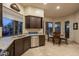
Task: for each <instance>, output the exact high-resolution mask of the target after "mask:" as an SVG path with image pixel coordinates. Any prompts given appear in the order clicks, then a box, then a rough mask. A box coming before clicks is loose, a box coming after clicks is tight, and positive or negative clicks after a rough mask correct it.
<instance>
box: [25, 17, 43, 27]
mask: <svg viewBox="0 0 79 59" xmlns="http://www.w3.org/2000/svg"><path fill="white" fill-rule="evenodd" d="M25 28H42V17H36V16H25Z"/></svg>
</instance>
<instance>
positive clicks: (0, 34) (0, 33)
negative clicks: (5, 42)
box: [0, 27, 2, 37]
mask: <svg viewBox="0 0 79 59" xmlns="http://www.w3.org/2000/svg"><path fill="white" fill-rule="evenodd" d="M0 37H2V27H0Z"/></svg>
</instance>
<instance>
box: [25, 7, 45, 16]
mask: <svg viewBox="0 0 79 59" xmlns="http://www.w3.org/2000/svg"><path fill="white" fill-rule="evenodd" d="M24 15H25V16H27V15H33V16H39V17H44V10H43V9H39V8H33V7H27V8H25V9H24Z"/></svg>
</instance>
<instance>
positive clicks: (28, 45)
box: [24, 36, 31, 51]
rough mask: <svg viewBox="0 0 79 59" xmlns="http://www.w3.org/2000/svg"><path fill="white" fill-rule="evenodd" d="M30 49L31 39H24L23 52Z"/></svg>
mask: <svg viewBox="0 0 79 59" xmlns="http://www.w3.org/2000/svg"><path fill="white" fill-rule="evenodd" d="M30 47H31V37H30V36H29V37H25V38H24V51H27V50H28V49H29V48H30Z"/></svg>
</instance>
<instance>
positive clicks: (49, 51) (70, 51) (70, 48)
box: [22, 42, 79, 56]
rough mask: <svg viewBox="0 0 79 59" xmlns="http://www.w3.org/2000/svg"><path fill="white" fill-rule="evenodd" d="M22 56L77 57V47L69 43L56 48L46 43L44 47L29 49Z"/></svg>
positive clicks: (78, 46) (78, 53) (78, 48)
mask: <svg viewBox="0 0 79 59" xmlns="http://www.w3.org/2000/svg"><path fill="white" fill-rule="evenodd" d="M22 56H79V45H78V44H75V43H69V44H68V45H66V44H61V45H60V46H58V45H53V44H52V42H46V45H45V46H41V47H37V48H32V49H29V50H28V51H26V52H25V53H24V54H23V55H22Z"/></svg>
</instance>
